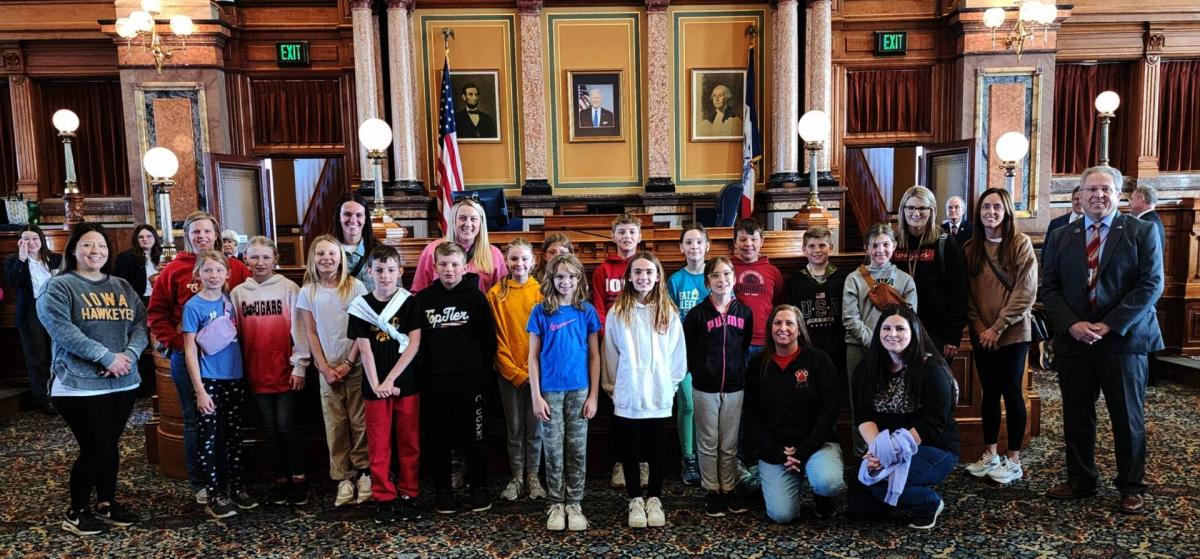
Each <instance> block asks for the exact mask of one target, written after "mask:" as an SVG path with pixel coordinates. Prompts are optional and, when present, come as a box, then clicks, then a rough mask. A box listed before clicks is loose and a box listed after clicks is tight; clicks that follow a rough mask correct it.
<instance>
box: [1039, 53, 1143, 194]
mask: <svg viewBox="0 0 1200 559" xmlns="http://www.w3.org/2000/svg"><path fill="white" fill-rule="evenodd" d="M1133 70H1134V69H1133V63H1131V62H1116V63H1110V64H1059V65H1057V66H1055V69H1054V126H1052V127H1051V128H1052V129H1053V130H1054V155H1053V160H1054V161H1053V168H1052V172H1053V173H1054V174H1056V175H1057V174H1061V175H1078V174H1080V173H1082V172H1083V171H1084V169H1087V168H1088V167H1091V166H1093V165H1097V164H1099V162H1100V121H1099V119H1098V118H1097V117H1096V105H1095V103H1096V96H1097V95H1100V93H1101V92H1104V91H1115V92H1117V95H1120V96H1121V106H1120V107H1119V108H1118V109H1117V113H1116V117H1114V118H1113V120H1112V123H1111V124H1109V127H1108V138H1109V140H1108V142H1109V143H1108V158H1109V163H1108V164H1109V165H1110V166H1112V167H1115V168H1117V169H1118V170H1120V171H1121V172H1124V173H1128V172H1131V171H1133V165H1132V164H1131V162H1130V154H1129V149H1128V146H1129V145H1130V144H1129V142H1131V141H1133V140H1132V139H1130V138H1129V134H1130V133H1131V128H1130V127H1131V126H1132V123H1133V118H1134V113H1135V112H1137V108H1136V107H1134V106H1133V97H1132V94H1131V91H1132V89H1131V87H1132V86H1131V84H1132V83H1133V77H1134V76H1133Z"/></svg>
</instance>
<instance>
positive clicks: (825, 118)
mask: <svg viewBox="0 0 1200 559" xmlns="http://www.w3.org/2000/svg"><path fill="white" fill-rule="evenodd" d="M797 128H798V131H799V133H800V138H801V139H802V140H804V149H805V150H807V151H808V188H809V191H808V201H807V202H805V203H804V207H803V208H801V210H800V211H799V212H796V215H795V216H793V217H792V220H791V224H792V228H793V229H810V228H812V227H817V226H821V227H834V226H835V225H836V223H837V220H835V219H833V214H831V213H829V210H827V209H825V207H824V206H822V205H821V199H820V198H819V197H818V191H817V153H818V152H820V151H821V150H822V149H824V148H825V142H827V141H829V130H830V128H831V123H830V121H829V115H827V114H825V112H824V111H818V110H812V111H808V112H806V113H804V116H801V117H800V122H799V123H798V125H797Z"/></svg>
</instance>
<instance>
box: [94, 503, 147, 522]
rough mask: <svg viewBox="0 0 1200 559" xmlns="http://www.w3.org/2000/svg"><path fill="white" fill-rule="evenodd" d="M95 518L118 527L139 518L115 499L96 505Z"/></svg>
mask: <svg viewBox="0 0 1200 559" xmlns="http://www.w3.org/2000/svg"><path fill="white" fill-rule="evenodd" d="M96 519H97V520H99V521H100V522H104V523H106V524H111V525H113V526H120V527H125V526H129V525H131V524H133V523H135V522H137V521H139V520H141V518H139V517H138V515H137V514H135V513H134V512H133V511H130V510H129V509H127V508H125V507H124V506H123V505H121V503H118V502H116V501H113V502H111V503H105V504H102V505H96Z"/></svg>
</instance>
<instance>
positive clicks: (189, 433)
mask: <svg viewBox="0 0 1200 559" xmlns="http://www.w3.org/2000/svg"><path fill="white" fill-rule="evenodd" d="M220 230H221V225H220V224H219V223H217V219H216V218H215V217H213V216H212V215H211V214H209V213H208V212H201V211H196V212H192V213H190V214H188V216H187V219H185V220H184V221H183V252H180V253H179V254H178V255H176V256H175V259H174V260H172V261H171V263H169V264H167V265H166V266H165V267H163V269H162V271H161V272H159V274H158V277H157V278H156V279H155V280H154V291H153V293H152V294H151V295H150V304H149V305H148V306H147V307H146V322H147V323H148V325H149V326H150V334H151V335H152V336H153V338H152V339H153V340H154V350H155V351H157V352H158V353H159V354H160V355H162V356H164V357H170V358H171V380H172V381H173V382H174V383H175V390H177V391H178V392H179V403H180V406H181V407H182V408H183V452H184V457H185V461H186V464H187V471H188V478H189V479H190V480H191V482H192V491H194V492H195V496H196V503H198V504H201V505H205V504H208V492H207V491H206V490H205V488H204V478H203V477H202V475H201V470H200V455H199V454H198V453H197V450H196V441H197V438H196V393H195V391H194V390H193V389H192V380H191V378H190V377H188V370H187V364H185V363H184V361H183V334H181V333H180V332H179V327H180V325H182V324H183V305H184V304H185V303H187V302H188V299H191V298H192V295H195V294H196V293H199V292H200V289H201V285H200V280H198V279H196V278H195V277H194V276H193V275H192V269H193V268H195V267H196V254H198V253H201V252H204V251H208V250H214V246H215V244H216V242H217V235H218V234H219V232H220ZM248 277H250V270H249V269H248V268H246V265H245V264H242V262H241V261H240V260H237V259H236V258H235V259H232V260H230V261H229V280H228V282H227V284H226V287H227V288H229V289H233V288H234V287H237V286H239V285H241V284H242V282H243V281H246V278H248Z"/></svg>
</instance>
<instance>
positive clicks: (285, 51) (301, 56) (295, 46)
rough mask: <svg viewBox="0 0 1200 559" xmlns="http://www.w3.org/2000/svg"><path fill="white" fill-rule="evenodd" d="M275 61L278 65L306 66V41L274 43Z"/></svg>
mask: <svg viewBox="0 0 1200 559" xmlns="http://www.w3.org/2000/svg"><path fill="white" fill-rule="evenodd" d="M275 62H276V63H277V64H279V65H280V66H308V41H280V42H278V43H275Z"/></svg>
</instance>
